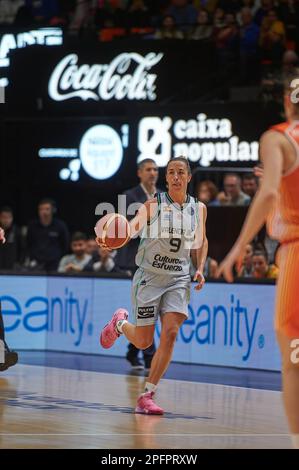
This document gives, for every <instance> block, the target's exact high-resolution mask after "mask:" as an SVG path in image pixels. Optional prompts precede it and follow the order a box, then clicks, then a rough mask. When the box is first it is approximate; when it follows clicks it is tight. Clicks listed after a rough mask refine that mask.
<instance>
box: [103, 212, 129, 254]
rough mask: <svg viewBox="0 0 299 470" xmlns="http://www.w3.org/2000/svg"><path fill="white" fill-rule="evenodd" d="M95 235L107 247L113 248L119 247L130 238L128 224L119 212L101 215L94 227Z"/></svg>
mask: <svg viewBox="0 0 299 470" xmlns="http://www.w3.org/2000/svg"><path fill="white" fill-rule="evenodd" d="M94 231H95V233H96V236H97V237H98V238H100V239H101V241H102V243H105V245H107V247H108V248H110V249H112V250H114V249H118V248H121V247H122V246H124V245H125V244H126V242H127V241H128V240H129V238H130V225H129V222H128V221H127V219H126V218H125V217H124V216H123V215H121V214H117V213H115V214H107V215H105V216H104V217H102V218H101V219H100V220H99V221H98V222H97V223H96V226H95V228H94Z"/></svg>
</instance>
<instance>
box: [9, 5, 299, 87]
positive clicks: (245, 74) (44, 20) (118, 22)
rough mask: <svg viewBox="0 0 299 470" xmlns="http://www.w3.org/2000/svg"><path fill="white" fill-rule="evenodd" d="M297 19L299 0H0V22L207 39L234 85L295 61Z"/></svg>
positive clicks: (105, 36)
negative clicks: (235, 78) (234, 82)
mask: <svg viewBox="0 0 299 470" xmlns="http://www.w3.org/2000/svg"><path fill="white" fill-rule="evenodd" d="M298 25H299V0H193V1H192V0H161V1H158V0H0V27H1V26H2V27H4V28H5V27H10V28H11V27H16V28H32V27H43V26H59V27H62V28H63V29H64V31H65V33H68V34H70V35H77V34H85V36H86V35H87V36H88V37H94V38H96V39H97V40H100V41H111V40H112V39H118V40H119V39H121V38H126V37H128V36H133V37H137V38H142V39H163V40H173V39H175V40H183V39H185V40H190V41H191V40H194V41H201V42H205V43H210V44H212V45H213V50H214V52H215V60H216V63H215V66H216V67H217V70H218V72H219V73H220V74H221V75H222V76H224V77H225V78H228V77H231V76H232V75H234V76H236V75H237V76H238V81H237V84H238V85H239V84H240V85H242V84H245V85H255V84H257V83H260V80H262V81H263V80H265V81H266V82H265V86H266V87H267V85H268V86H269V85H270V86H272V85H273V75H274V79H275V74H276V73H278V74H280V73H281V72H283V71H287V70H289V69H290V68H292V67H295V66H296V65H298V55H297V52H298V49H299V47H298V45H299V32H298ZM296 51H297V52H296ZM267 80H268V81H267Z"/></svg>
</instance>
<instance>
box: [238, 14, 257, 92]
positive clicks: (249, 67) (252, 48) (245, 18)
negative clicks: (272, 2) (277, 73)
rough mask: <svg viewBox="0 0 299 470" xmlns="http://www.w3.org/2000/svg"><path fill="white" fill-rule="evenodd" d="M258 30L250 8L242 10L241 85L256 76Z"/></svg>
mask: <svg viewBox="0 0 299 470" xmlns="http://www.w3.org/2000/svg"><path fill="white" fill-rule="evenodd" d="M259 34H260V29H259V27H258V25H257V24H256V23H255V22H254V21H253V15H252V12H251V10H250V8H246V7H244V8H242V10H241V18H240V76H241V79H242V82H243V83H247V82H249V81H251V80H254V79H255V78H256V77H257V75H258V70H259V69H258V59H259V54H258V47H259Z"/></svg>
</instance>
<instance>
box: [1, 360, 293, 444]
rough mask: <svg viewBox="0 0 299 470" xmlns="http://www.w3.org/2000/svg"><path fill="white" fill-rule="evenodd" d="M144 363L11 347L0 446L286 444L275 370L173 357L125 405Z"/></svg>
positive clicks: (3, 391) (139, 379) (3, 387)
mask: <svg viewBox="0 0 299 470" xmlns="http://www.w3.org/2000/svg"><path fill="white" fill-rule="evenodd" d="M144 378H145V374H144V372H139V373H134V374H132V373H131V371H130V365H129V364H128V363H127V362H126V361H125V360H124V359H121V358H113V357H111V358H110V357H103V356H87V355H75V354H63V353H42V352H34V353H33V352H32V353H30V352H20V363H19V364H18V365H16V366H14V367H12V368H11V369H9V370H8V371H6V372H5V373H1V375H0V448H2V449H4V448H5V449H12V448H33V449H39V448H53V449H59V448H66V449H67V448H90V449H92V448H97V449H149V448H153V449H188V448H189V449H190V448H191V449H206V448H207V449H213V448H220V449H222V448H229V449H238V448H246V449H251V448H252V449H254V448H268V449H288V448H291V443H290V440H289V436H288V431H287V423H286V419H285V417H284V412H283V407H282V401H281V393H280V374H278V373H274V372H273V373H271V372H261V371H246V370H245V371H244V370H236V369H229V368H220V367H204V366H195V365H192V366H190V365H187V364H172V365H171V367H170V369H169V372H168V373H167V375H166V378H165V379H163V380H162V381H161V385H160V387H159V391H158V393H157V402H158V404H159V405H161V406H162V407H163V408H164V409H165V411H166V413H165V415H164V416H144V415H136V414H134V406H135V402H136V397H137V395H138V394H139V393H140V392H141V391H142V390H143V385H144Z"/></svg>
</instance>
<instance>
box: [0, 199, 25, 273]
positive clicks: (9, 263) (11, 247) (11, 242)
mask: <svg viewBox="0 0 299 470" xmlns="http://www.w3.org/2000/svg"><path fill="white" fill-rule="evenodd" d="M0 227H1V228H3V230H4V231H5V238H6V242H5V243H3V244H2V243H0V269H14V268H16V267H17V265H18V262H19V261H20V259H21V252H22V237H21V233H20V230H19V229H18V227H17V226H16V225H15V224H14V220H13V211H12V209H11V208H10V207H8V206H4V207H2V208H1V209H0Z"/></svg>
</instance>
